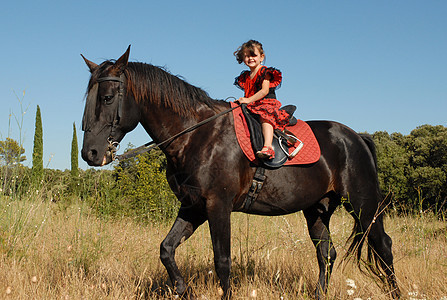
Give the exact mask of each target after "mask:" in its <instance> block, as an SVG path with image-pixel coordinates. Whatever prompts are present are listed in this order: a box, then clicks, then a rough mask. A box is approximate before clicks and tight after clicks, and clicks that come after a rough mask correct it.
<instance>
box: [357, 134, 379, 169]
mask: <svg viewBox="0 0 447 300" xmlns="http://www.w3.org/2000/svg"><path fill="white" fill-rule="evenodd" d="M359 135H360V137H361V138H362V140H363V141H364V142H365V144H366V145H367V146H368V149H369V152H371V155H372V157H373V159H374V167H375V168H376V171H377V152H376V145H375V144H374V140H373V138H372V137H371V136H370V135H369V134H367V133H359Z"/></svg>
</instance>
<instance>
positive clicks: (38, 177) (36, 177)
mask: <svg viewBox="0 0 447 300" xmlns="http://www.w3.org/2000/svg"><path fill="white" fill-rule="evenodd" d="M32 178H33V181H34V183H40V182H41V181H42V180H43V132H42V117H41V115H40V107H39V105H37V111H36V128H35V131H34V148H33V168H32Z"/></svg>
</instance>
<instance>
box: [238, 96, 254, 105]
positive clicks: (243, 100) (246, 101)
mask: <svg viewBox="0 0 447 300" xmlns="http://www.w3.org/2000/svg"><path fill="white" fill-rule="evenodd" d="M237 102H239V103H240V104H243V103H246V104H248V103H250V102H251V101H250V100H249V99H248V98H245V97H241V98H239V99H237Z"/></svg>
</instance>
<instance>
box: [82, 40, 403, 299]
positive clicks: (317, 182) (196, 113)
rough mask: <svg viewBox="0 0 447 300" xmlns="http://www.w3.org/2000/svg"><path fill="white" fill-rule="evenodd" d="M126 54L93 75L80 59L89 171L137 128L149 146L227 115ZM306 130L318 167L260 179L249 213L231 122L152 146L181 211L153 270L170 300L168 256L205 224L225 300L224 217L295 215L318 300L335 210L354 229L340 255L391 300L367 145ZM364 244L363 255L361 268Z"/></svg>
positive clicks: (248, 168) (249, 169)
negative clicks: (162, 272)
mask: <svg viewBox="0 0 447 300" xmlns="http://www.w3.org/2000/svg"><path fill="white" fill-rule="evenodd" d="M129 52H130V46H129V48H128V49H127V51H126V52H125V53H124V54H123V55H122V56H121V57H120V58H119V59H118V60H116V61H105V62H103V63H101V64H100V65H97V64H95V63H93V62H91V61H89V60H87V59H86V58H85V57H84V56H82V57H83V58H84V60H85V62H86V64H87V66H88V68H89V69H90V72H91V77H90V81H89V84H88V89H87V93H88V94H87V100H86V105H85V112H84V118H83V128H82V129H83V131H84V143H83V148H82V158H83V159H84V160H85V161H86V162H87V163H88V164H89V165H91V166H103V165H105V164H108V163H110V162H111V161H112V160H113V152H114V146H115V145H116V144H117V143H118V142H120V141H121V139H122V138H123V137H124V135H125V134H126V133H128V132H129V131H131V130H133V129H134V128H135V127H136V126H137V124H138V123H141V124H142V126H143V127H144V128H145V130H146V131H147V133H148V134H149V135H150V136H151V137H152V139H153V140H154V141H155V142H157V143H159V142H162V141H164V140H166V139H168V138H170V137H172V136H174V135H176V134H177V133H179V132H181V131H183V130H185V129H186V128H188V127H190V126H192V125H194V124H197V123H199V122H200V121H203V120H205V119H207V118H209V117H212V116H215V115H216V114H218V113H221V112H223V111H225V110H227V109H228V108H229V107H230V104H229V103H228V102H225V101H220V100H212V99H210V97H209V96H208V95H207V93H205V92H204V91H203V90H201V89H199V88H197V87H194V86H192V85H190V84H188V83H187V82H185V81H183V80H181V79H179V78H178V77H176V76H173V75H171V74H169V73H168V72H166V71H164V70H162V69H161V68H158V67H155V66H152V65H149V64H144V63H136V62H128V59H129ZM308 124H309V125H310V127H311V128H312V130H313V132H314V134H315V135H316V138H317V140H318V142H319V144H320V146H321V158H320V159H319V161H317V162H316V163H313V164H310V165H303V166H287V167H282V168H279V169H275V170H266V171H265V175H266V176H267V178H266V180H265V183H264V187H263V189H262V190H261V192H260V194H259V196H258V198H257V200H256V201H255V202H254V203H253V204H252V205H251V206H250V208H249V209H245V208H243V207H244V206H243V203H244V199H245V198H246V195H247V192H248V190H249V187H250V185H251V181H252V178H253V175H254V173H255V170H256V168H255V166H253V165H252V164H250V162H249V161H248V159H247V158H246V157H245V156H244V154H243V152H242V151H241V149H240V148H239V146H238V142H237V140H236V135H235V132H234V129H233V128H234V127H233V118H232V116H231V114H225V115H223V116H221V117H219V118H216V119H214V120H213V121H211V122H209V123H207V124H205V125H203V126H201V127H199V128H197V129H196V130H193V131H190V132H187V133H185V134H183V135H180V136H178V137H176V138H175V139H172V140H170V141H169V142H168V143H164V144H163V145H162V146H160V148H161V150H162V151H163V152H164V154H165V155H166V158H167V162H168V163H167V179H168V182H169V185H170V187H171V189H172V190H173V192H174V193H175V195H176V196H177V197H178V199H179V200H180V202H181V208H180V210H179V213H178V216H177V218H176V220H175V222H174V225H173V226H172V229H171V230H170V232H169V233H168V235H167V236H166V238H165V239H164V241H163V242H162V243H161V247H160V258H161V261H162V262H163V264H164V266H165V267H166V270H167V272H168V274H169V276H170V279H171V281H172V284H173V285H174V286H175V290H176V292H177V293H178V294H180V295H183V296H185V297H188V298H194V296H193V293H192V291H191V288H189V287H188V286H187V284H186V283H185V280H184V278H183V276H182V275H181V273H180V271H179V268H178V267H177V264H176V261H175V257H174V256H175V250H176V248H177V247H178V246H179V245H180V244H181V243H183V242H184V241H185V240H186V239H188V238H189V237H190V236H191V235H192V234H193V233H194V231H195V230H196V229H197V228H198V227H199V226H200V225H201V224H203V223H204V222H205V221H208V223H209V228H210V233H211V239H212V244H213V251H214V264H215V268H216V273H217V275H218V277H219V279H220V284H221V287H222V289H223V292H224V296H223V298H230V297H231V290H230V281H229V277H230V266H231V258H230V234H231V226H230V214H231V212H233V211H243V212H245V213H249V214H258V215H268V216H273V215H284V214H290V213H294V212H297V211H300V210H302V211H303V212H304V216H305V217H306V220H307V226H308V229H309V234H310V237H311V239H312V241H313V243H314V245H315V247H316V252H317V259H318V264H319V269H320V274H319V280H318V285H317V289H316V297H317V298H322V297H323V295H324V294H325V293H326V290H327V285H328V280H329V276H330V274H331V271H332V266H333V265H334V261H335V258H336V251H335V249H334V245H333V243H332V241H331V236H330V233H329V221H330V218H331V215H332V214H333V212H334V211H335V209H336V208H337V207H338V206H339V205H340V204H342V205H343V206H344V207H345V208H346V209H347V210H348V212H349V213H350V214H351V215H352V216H353V217H354V220H355V226H354V229H353V232H352V235H351V239H352V244H351V246H350V247H349V251H348V252H349V253H348V255H350V256H351V257H352V256H353V257H355V258H356V261H357V262H358V263H359V266H360V262H361V261H362V262H366V264H365V266H366V268H368V269H369V270H370V271H371V272H372V273H373V274H375V275H377V277H378V278H380V279H381V280H382V281H383V283H384V287H385V288H386V289H387V291H388V292H389V293H390V295H391V296H392V297H393V298H398V297H399V295H400V292H399V289H398V286H397V282H396V277H395V274H394V269H393V255H392V252H391V238H390V237H389V236H388V235H387V234H386V233H385V231H384V228H383V214H382V212H383V209H384V208H385V206H386V205H385V204H384V199H383V197H382V195H381V192H380V189H379V184H378V179H377V163H376V155H375V147H374V143H373V142H372V140H371V139H370V138H368V137H367V136H364V135H359V134H357V133H356V132H354V131H353V130H351V129H350V128H348V127H346V126H344V125H342V124H339V123H336V122H330V121H309V122H308ZM365 242H366V246H367V248H368V254H367V256H366V258H362V254H361V253H362V246H363V245H364V244H365ZM362 264H363V263H362Z"/></svg>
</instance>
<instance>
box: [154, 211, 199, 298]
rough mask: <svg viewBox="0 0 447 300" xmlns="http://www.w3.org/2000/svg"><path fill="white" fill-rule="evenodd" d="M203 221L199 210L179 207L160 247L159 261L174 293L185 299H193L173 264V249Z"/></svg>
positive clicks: (175, 265)
mask: <svg viewBox="0 0 447 300" xmlns="http://www.w3.org/2000/svg"><path fill="white" fill-rule="evenodd" d="M205 220H206V217H205V216H204V214H203V212H201V211H200V210H199V209H197V208H194V207H183V206H182V207H180V210H179V213H178V216H177V219H176V220H175V222H174V225H172V228H171V230H170V231H169V233H168V235H167V236H166V238H165V239H164V240H163V242H162V243H161V245H160V259H161V262H162V263H163V265H164V266H165V268H166V270H167V271H168V274H169V278H170V279H171V282H172V284H173V285H174V287H175V291H176V292H177V293H178V294H179V295H181V296H184V297H186V298H193V294H192V291H191V289H190V288H188V286H187V284H186V283H185V280H184V278H183V276H182V274H181V273H180V270H179V269H178V266H177V263H176V262H175V249H176V248H177V247H178V246H179V245H180V244H181V243H183V242H184V241H185V240H186V239H188V238H189V237H190V236H191V235H192V234H193V233H194V231H195V230H196V229H197V228H198V227H199V226H200V225H202V224H203V222H205Z"/></svg>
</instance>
